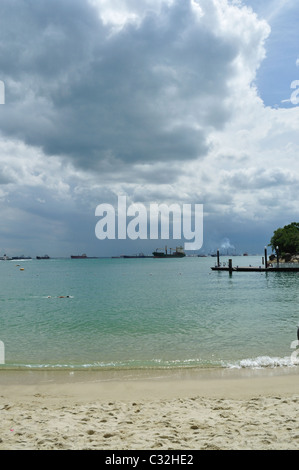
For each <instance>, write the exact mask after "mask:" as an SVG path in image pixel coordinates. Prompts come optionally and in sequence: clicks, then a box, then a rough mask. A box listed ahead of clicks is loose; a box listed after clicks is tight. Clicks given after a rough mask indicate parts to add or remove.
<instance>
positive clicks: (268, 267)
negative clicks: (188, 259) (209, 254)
mask: <svg viewBox="0 0 299 470" xmlns="http://www.w3.org/2000/svg"><path fill="white" fill-rule="evenodd" d="M211 269H212V270H213V271H226V272H229V273H230V274H232V273H233V272H246V273H257V272H258V273H263V272H267V273H269V272H298V273H299V264H298V265H294V266H284V265H283V264H281V263H279V256H278V255H277V263H276V265H275V266H273V265H272V263H269V262H268V255H267V249H266V248H265V255H264V258H263V259H262V265H261V266H233V262H232V259H229V260H228V266H223V265H221V263H220V255H219V250H218V251H217V264H216V266H213V267H212V268H211Z"/></svg>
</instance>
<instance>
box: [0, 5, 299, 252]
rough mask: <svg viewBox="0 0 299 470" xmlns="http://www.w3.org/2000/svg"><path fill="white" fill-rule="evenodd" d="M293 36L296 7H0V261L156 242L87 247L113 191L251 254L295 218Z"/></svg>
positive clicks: (297, 143) (298, 118) (298, 194)
mask: <svg viewBox="0 0 299 470" xmlns="http://www.w3.org/2000/svg"><path fill="white" fill-rule="evenodd" d="M298 25H299V5H298V0H265V1H260V0H243V1H242V0H234V1H233V0H231V1H229V0H1V2H0V80H2V82H3V83H4V85H5V104H1V105H0V211H1V224H0V255H3V254H4V253H7V254H9V255H13V256H14V255H20V254H25V255H30V256H36V255H43V254H45V253H47V254H49V255H50V256H70V254H77V253H84V252H85V253H87V254H88V255H90V256H92V255H94V256H105V255H107V256H110V255H119V254H122V253H130V254H131V253H135V252H139V251H144V252H150V251H151V249H152V248H156V247H157V244H158V245H159V243H160V245H162V246H164V244H165V243H164V241H161V242H160V241H151V240H137V241H135V242H133V241H131V240H128V241H120V240H117V239H116V240H106V241H101V240H98V239H97V238H96V236H95V226H96V223H97V220H98V219H97V217H95V209H96V207H97V206H98V205H99V204H102V203H107V204H112V205H113V206H115V207H116V205H117V200H118V196H119V195H126V196H127V201H128V204H131V203H142V204H144V205H146V206H148V205H150V204H152V203H158V204H162V203H164V204H172V203H177V204H192V205H194V204H203V205H204V244H203V248H202V251H204V252H207V253H208V252H210V251H213V250H215V249H217V248H219V247H221V245H223V246H226V247H229V246H234V247H235V249H236V251H237V252H243V251H249V252H251V253H262V251H263V248H264V246H265V244H267V243H269V241H270V238H271V236H272V234H273V231H274V230H275V229H276V228H278V227H281V226H284V225H285V224H288V223H290V222H293V221H299V214H298V212H299V209H298V207H299V201H298V199H299V171H298V170H299V161H298V157H299V132H298V130H299V41H298V38H299V33H298ZM297 91H298V93H297ZM170 244H171V242H170Z"/></svg>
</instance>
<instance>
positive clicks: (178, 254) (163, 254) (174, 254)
mask: <svg viewBox="0 0 299 470" xmlns="http://www.w3.org/2000/svg"><path fill="white" fill-rule="evenodd" d="M172 250H173V248H170V249H169V253H168V250H167V246H166V247H165V251H158V249H157V250H156V251H154V252H153V256H154V258H184V256H186V254H185V252H184V249H183V247H182V246H177V247H176V248H175V250H174V251H172Z"/></svg>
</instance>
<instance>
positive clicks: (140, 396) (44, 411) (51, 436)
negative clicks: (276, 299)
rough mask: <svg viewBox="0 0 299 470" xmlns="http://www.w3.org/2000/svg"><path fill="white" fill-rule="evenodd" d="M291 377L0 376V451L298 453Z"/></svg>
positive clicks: (297, 398) (297, 396) (297, 395)
mask: <svg viewBox="0 0 299 470" xmlns="http://www.w3.org/2000/svg"><path fill="white" fill-rule="evenodd" d="M298 407H299V388H298V373H297V372H296V370H294V371H292V372H289V371H288V372H281V371H267V372H264V371H262V372H261V371H256V372H251V373H248V372H246V373H242V372H241V371H235V372H234V371H231V372H219V371H217V372H213V371H208V372H202V371H201V372H198V371H197V372H195V371H192V372H190V371H187V372H186V371H185V372H180V373H177V372H176V373H171V372H168V373H166V372H163V373H158V372H157V371H156V372H155V373H153V372H151V373H150V374H149V373H148V372H143V373H138V374H134V376H132V374H131V373H129V372H123V373H120V372H117V373H113V372H112V373H106V374H105V373H96V372H92V373H90V372H75V373H72V372H71V373H70V372H18V371H8V372H7V371H1V374H0V410H1V420H0V449H1V450H21V449H22V450H23V449H26V450H64V449H70V450H88V449H90V450H92V449H93V450H95V449H98V450H105V449H106V450H108V449H109V450H111V449H113V450H141V449H142V450H151V449H157V450H217V449H218V450H237V449H244V450H245V449H252V450H255V449H264V450H270V449H275V450H276V449H281V450H287V449H298V448H299V429H298V418H299V410H298Z"/></svg>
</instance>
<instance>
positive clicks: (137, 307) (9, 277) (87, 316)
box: [0, 257, 299, 369]
mask: <svg viewBox="0 0 299 470" xmlns="http://www.w3.org/2000/svg"><path fill="white" fill-rule="evenodd" d="M214 263H215V259H214V258H184V259H177V260H175V259H165V260H158V259H88V260H71V259H51V260H26V261H20V262H19V261H0V278H1V288H0V290H1V293H0V325H1V326H0V340H1V341H3V343H4V344H5V364H4V366H2V367H4V368H14V367H25V368H27V367H38V368H39V367H44V368H46V367H50V368H54V367H63V368H74V367H78V368H82V367H83V368H103V369H110V368H140V367H142V368H145V367H151V368H155V367H168V368H169V367H200V368H201V367H225V368H227V367H249V368H251V367H275V366H282V367H289V366H292V365H293V362H292V361H291V354H292V352H293V349H291V343H292V341H294V340H296V339H297V336H296V331H297V325H298V322H299V307H298V305H299V289H298V283H299V274H297V273H241V272H239V273H233V275H232V276H230V275H229V274H228V273H225V272H222V273H221V272H214V271H211V269H210V268H211V266H213V265H214ZM18 264H19V265H20V266H17V265H18ZM233 264H234V265H246V266H248V265H249V264H251V265H255V266H258V265H260V264H261V258H260V257H252V258H251V257H248V258H247V257H246V258H243V257H242V258H238V257H234V258H233ZM20 268H24V270H22V271H21V270H20ZM61 296H63V297H64V298H60V297H61ZM67 296H68V297H67Z"/></svg>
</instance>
